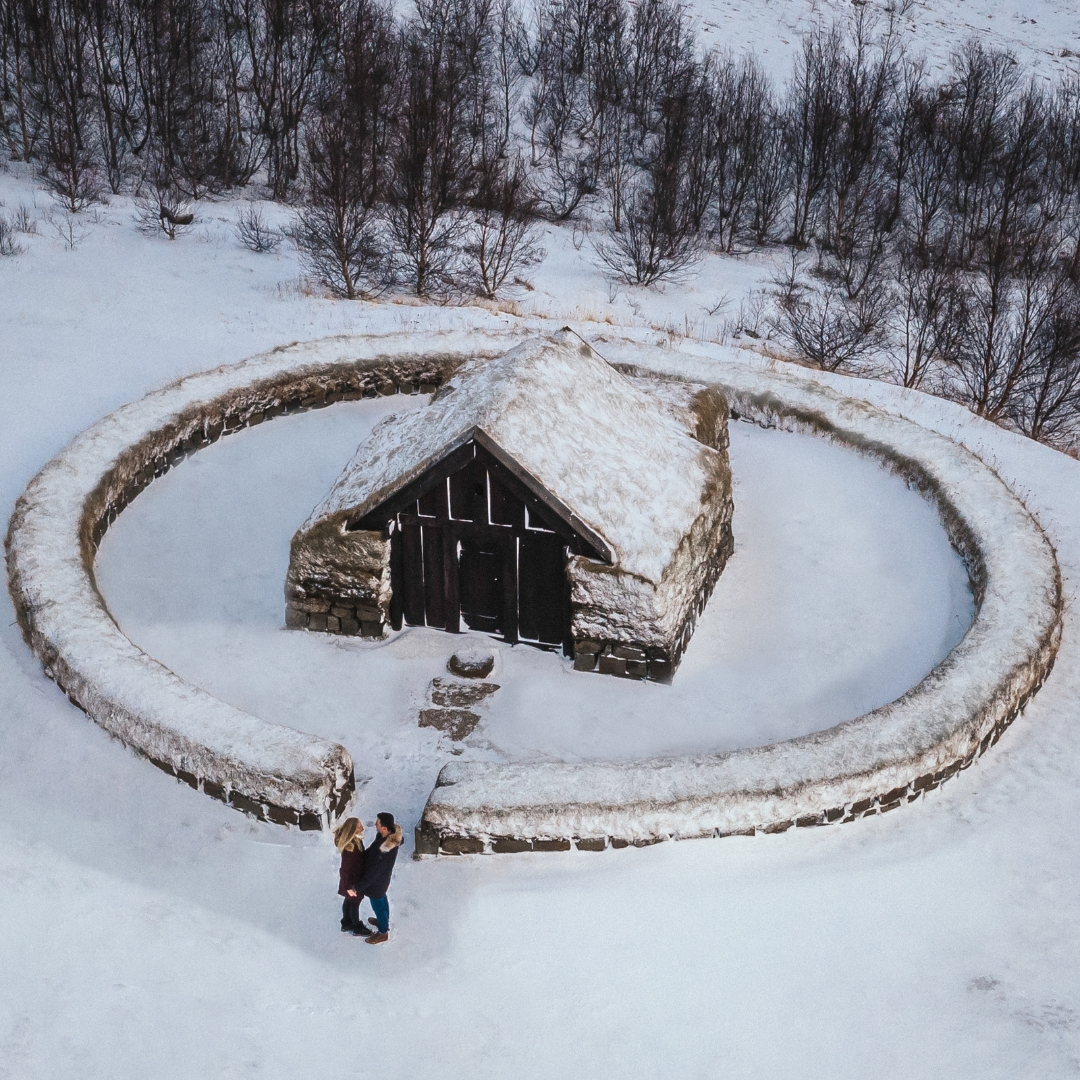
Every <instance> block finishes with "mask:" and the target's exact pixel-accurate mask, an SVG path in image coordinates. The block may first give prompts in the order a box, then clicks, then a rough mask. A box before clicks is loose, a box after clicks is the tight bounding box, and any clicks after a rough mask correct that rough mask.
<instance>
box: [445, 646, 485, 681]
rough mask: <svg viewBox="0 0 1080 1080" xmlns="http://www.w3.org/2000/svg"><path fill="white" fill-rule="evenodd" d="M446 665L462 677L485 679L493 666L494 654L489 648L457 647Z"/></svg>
mask: <svg viewBox="0 0 1080 1080" xmlns="http://www.w3.org/2000/svg"><path fill="white" fill-rule="evenodd" d="M446 666H447V668H448V669H449V670H450V671H451V672H453V674H455V675H460V676H461V677H462V678H464V679H486V678H487V677H488V676H489V675H490V674H491V672H492V669H493V668H494V667H495V654H494V653H493V652H491V651H490V650H489V649H480V648H468V649H458V650H457V651H456V652H455V653H454V654H453V656H451V657H450V659H449V661H448V662H447V664H446Z"/></svg>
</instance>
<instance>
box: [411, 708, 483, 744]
mask: <svg viewBox="0 0 1080 1080" xmlns="http://www.w3.org/2000/svg"><path fill="white" fill-rule="evenodd" d="M479 723H480V716H479V714H478V713H474V712H473V711H472V710H471V709H445V708H437V709H421V710H420V727H430V728H435V729H436V731H442V732H445V733H446V734H447V735H449V736H450V739H451V740H452V741H453V742H461V741H462V739H466V738H468V737H469V736H470V735H471V734H472V733H473V731H474V730H475V728H476V725H477V724H479Z"/></svg>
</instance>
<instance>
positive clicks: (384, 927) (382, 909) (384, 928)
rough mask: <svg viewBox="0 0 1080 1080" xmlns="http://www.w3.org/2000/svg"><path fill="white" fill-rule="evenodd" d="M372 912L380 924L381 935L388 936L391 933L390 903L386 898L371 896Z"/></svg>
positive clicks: (369, 898)
mask: <svg viewBox="0 0 1080 1080" xmlns="http://www.w3.org/2000/svg"><path fill="white" fill-rule="evenodd" d="M368 900H370V901H371V910H372V911H373V912H374V913H375V918H376V920H377V921H378V924H379V933H380V934H386V933H389V931H390V901H389V900H387V899H386V897H385V896H369V897H368Z"/></svg>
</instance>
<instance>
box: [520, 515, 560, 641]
mask: <svg viewBox="0 0 1080 1080" xmlns="http://www.w3.org/2000/svg"><path fill="white" fill-rule="evenodd" d="M569 620H570V582H569V580H568V578H567V576H566V544H565V543H564V542H563V540H562V537H560V536H556V535H555V533H551V532H531V531H528V532H525V533H523V534H522V536H521V538H520V541H519V548H518V633H519V634H520V635H521V637H522V638H524V639H525V640H526V641H537V642H540V643H541V644H544V645H561V644H562V643H563V641H564V639H565V638H566V636H567V627H568V626H569Z"/></svg>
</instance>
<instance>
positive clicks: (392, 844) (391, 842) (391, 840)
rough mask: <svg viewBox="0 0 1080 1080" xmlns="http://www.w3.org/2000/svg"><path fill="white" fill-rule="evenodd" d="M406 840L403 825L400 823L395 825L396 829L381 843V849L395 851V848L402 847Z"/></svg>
mask: <svg viewBox="0 0 1080 1080" xmlns="http://www.w3.org/2000/svg"><path fill="white" fill-rule="evenodd" d="M404 842H405V836H404V835H403V833H402V831H401V826H400V825H395V826H394V831H393V832H391V833H390V834H389V835H388V836H387V838H386V839H385V840H384V841H383V842H382V843H381V844H380V845H379V850H380V851H385V852H387V853H389V852H391V851H393V850H394V848H396V847H401V845H402V844H403V843H404Z"/></svg>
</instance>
